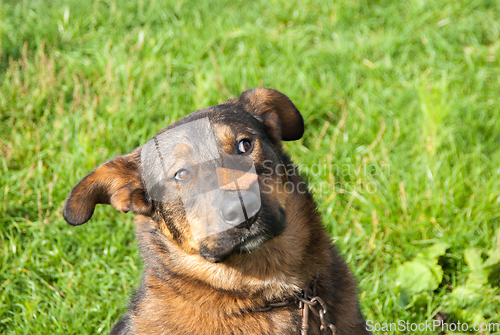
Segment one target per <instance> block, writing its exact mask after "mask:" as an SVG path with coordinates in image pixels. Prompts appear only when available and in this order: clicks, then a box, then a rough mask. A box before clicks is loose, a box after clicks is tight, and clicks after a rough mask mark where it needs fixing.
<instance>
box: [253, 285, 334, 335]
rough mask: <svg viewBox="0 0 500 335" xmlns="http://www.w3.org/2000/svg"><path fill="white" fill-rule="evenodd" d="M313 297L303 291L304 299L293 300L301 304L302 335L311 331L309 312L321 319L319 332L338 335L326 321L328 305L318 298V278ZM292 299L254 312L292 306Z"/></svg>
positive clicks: (313, 286)
mask: <svg viewBox="0 0 500 335" xmlns="http://www.w3.org/2000/svg"><path fill="white" fill-rule="evenodd" d="M312 292H313V297H311V296H309V295H307V293H306V291H305V290H303V291H302V297H298V298H297V297H294V298H291V299H292V302H293V303H297V302H298V303H299V309H301V310H302V323H301V327H300V334H301V335H307V334H308V331H309V310H311V311H312V312H313V314H314V315H315V316H317V317H319V321H320V327H319V330H320V332H321V334H322V335H337V328H336V327H335V326H334V325H333V324H331V323H329V322H328V321H326V319H325V315H326V312H327V309H326V304H325V302H324V301H323V299H321V298H320V297H318V296H316V278H315V280H314V281H313V283H312ZM290 303H291V302H290V299H284V300H281V301H277V302H271V303H268V304H267V305H266V306H265V307H263V308H254V309H252V312H268V311H270V310H271V309H273V308H279V307H285V306H288V305H289V304H290Z"/></svg>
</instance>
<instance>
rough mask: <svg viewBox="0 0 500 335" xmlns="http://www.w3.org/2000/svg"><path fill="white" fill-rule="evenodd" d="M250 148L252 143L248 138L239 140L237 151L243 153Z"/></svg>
mask: <svg viewBox="0 0 500 335" xmlns="http://www.w3.org/2000/svg"><path fill="white" fill-rule="evenodd" d="M250 149H252V143H251V142H250V141H249V140H241V141H240V143H238V153H240V154H244V153H245V152H248V151H249V150H250Z"/></svg>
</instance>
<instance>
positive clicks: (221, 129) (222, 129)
mask: <svg viewBox="0 0 500 335" xmlns="http://www.w3.org/2000/svg"><path fill="white" fill-rule="evenodd" d="M204 118H207V119H208V120H209V122H210V125H211V128H212V130H213V131H214V134H215V135H218V134H224V135H228V133H233V134H237V133H241V132H245V131H247V132H248V131H249V130H252V132H259V131H262V127H261V126H260V123H259V121H258V120H257V119H256V118H255V117H254V116H253V115H252V114H250V113H248V112H247V111H246V110H245V109H244V108H243V107H242V106H241V105H238V104H234V103H224V104H221V105H216V106H211V107H206V108H203V109H199V110H197V111H195V112H193V113H191V114H189V115H187V116H185V117H184V118H182V119H180V120H178V121H177V122H174V123H172V124H171V125H169V126H167V127H165V128H163V129H162V130H160V131H159V132H158V133H157V134H156V135H155V136H158V135H161V134H163V133H165V132H168V131H169V130H172V129H174V128H176V127H179V126H182V125H186V124H188V123H191V122H194V121H196V120H200V119H204ZM198 130H200V129H198ZM193 131H196V128H193ZM193 135H195V134H193ZM202 135H203V134H200V136H202Z"/></svg>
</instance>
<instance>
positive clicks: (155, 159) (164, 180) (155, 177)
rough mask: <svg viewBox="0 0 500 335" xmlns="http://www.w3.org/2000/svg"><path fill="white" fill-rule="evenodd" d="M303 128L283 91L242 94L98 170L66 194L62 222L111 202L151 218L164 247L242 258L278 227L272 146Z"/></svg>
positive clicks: (278, 187)
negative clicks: (166, 243) (166, 242)
mask: <svg viewBox="0 0 500 335" xmlns="http://www.w3.org/2000/svg"><path fill="white" fill-rule="evenodd" d="M303 132H304V122H303V119H302V116H301V115H300V113H299V111H298V110H297V108H296V107H295V106H294V105H293V103H292V102H291V101H290V99H288V97H286V96H285V95H284V94H282V93H280V92H278V91H275V90H270V89H264V88H260V89H254V90H250V91H247V92H244V93H243V94H242V95H241V96H240V97H239V98H237V99H234V100H230V101H227V102H225V103H223V104H221V105H217V106H213V107H208V108H205V109H201V110H198V111H196V112H194V113H192V114H190V115H188V116H186V117H185V118H183V119H181V120H179V121H178V122H176V123H174V124H172V125H170V126H169V127H167V128H165V129H163V130H162V131H160V132H159V133H158V134H156V135H155V136H154V137H153V139H151V140H150V141H149V142H148V143H146V144H145V145H143V146H142V147H139V148H137V149H136V150H134V151H133V152H132V153H130V154H128V155H124V156H118V157H115V158H113V159H112V160H110V161H108V162H106V163H104V164H103V165H101V166H100V167H98V168H97V169H96V170H95V171H93V172H92V173H90V174H89V175H88V176H86V177H85V178H84V179H83V180H82V181H80V183H78V184H77V185H76V186H75V187H74V188H73V190H72V191H71V193H70V195H69V196H68V198H67V200H66V204H65V206H64V210H63V216H64V218H65V219H66V221H67V222H68V223H70V224H72V225H80V224H83V223H85V222H87V221H88V220H89V219H90V218H91V216H92V214H93V212H94V208H95V205H96V204H110V205H112V206H113V207H114V208H116V209H118V210H120V211H122V212H124V213H126V212H133V213H135V214H139V215H145V216H150V217H151V218H152V219H153V220H154V221H155V222H156V223H157V224H158V227H159V229H160V230H161V232H162V233H163V234H164V235H165V237H167V238H168V239H169V240H170V241H172V242H174V243H176V244H177V245H179V246H180V247H181V248H183V250H185V251H186V252H188V253H199V254H200V255H201V256H203V257H204V258H205V259H206V260H208V261H210V262H220V261H223V260H224V259H225V258H227V257H228V256H230V255H231V254H234V253H248V252H251V251H253V250H255V249H257V248H259V247H260V246H262V245H263V244H264V243H265V242H266V241H268V240H270V239H272V238H273V237H276V236H278V235H280V234H281V232H282V231H283V230H284V229H285V227H286V220H285V211H284V208H285V205H286V202H287V198H288V195H289V192H288V190H287V173H286V171H287V166H285V165H284V164H283V161H282V156H281V155H282V153H281V141H291V140H297V139H299V138H300V137H301V136H302V134H303Z"/></svg>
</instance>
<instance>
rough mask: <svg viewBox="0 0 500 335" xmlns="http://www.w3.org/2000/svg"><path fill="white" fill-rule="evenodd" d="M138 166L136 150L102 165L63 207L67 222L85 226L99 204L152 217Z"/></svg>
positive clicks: (74, 190)
mask: <svg viewBox="0 0 500 335" xmlns="http://www.w3.org/2000/svg"><path fill="white" fill-rule="evenodd" d="M139 164H140V150H136V151H134V152H132V153H131V154H129V155H124V156H117V157H115V158H113V159H111V160H110V161H108V162H106V163H104V164H102V165H101V166H99V167H98V168H97V169H96V170H94V171H93V172H91V173H90V174H89V175H87V176H86V177H85V178H83V179H82V180H81V181H80V182H79V183H78V184H77V185H76V186H75V187H74V188H73V189H72V190H71V193H70V194H69V196H68V198H67V199H66V203H65V204H64V209H63V217H64V219H65V220H66V221H67V222H68V223H69V224H71V225H73V226H76V225H81V224H84V223H85V222H87V221H88V220H90V218H91V217H92V214H94V208H95V205H96V204H109V205H111V206H113V207H114V208H116V209H118V210H119V211H121V212H123V213H126V212H133V213H135V214H143V215H151V214H152V205H151V202H150V200H149V199H148V198H147V196H146V191H145V188H144V185H143V183H142V182H141V179H140V173H139Z"/></svg>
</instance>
